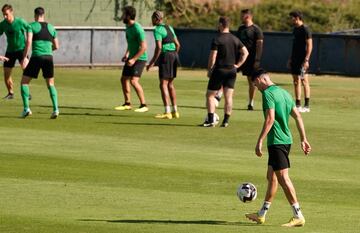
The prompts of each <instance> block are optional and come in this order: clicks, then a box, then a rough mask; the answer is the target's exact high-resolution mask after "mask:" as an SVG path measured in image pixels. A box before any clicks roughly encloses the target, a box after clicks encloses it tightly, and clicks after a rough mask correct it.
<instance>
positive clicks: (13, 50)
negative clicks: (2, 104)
mask: <svg viewBox="0 0 360 233" xmlns="http://www.w3.org/2000/svg"><path fill="white" fill-rule="evenodd" d="M2 13H3V16H4V20H3V21H1V22H0V36H1V35H2V34H3V33H5V35H6V39H7V48H6V54H5V57H7V58H9V60H8V61H5V62H4V80H5V84H6V88H7V90H8V94H7V95H6V96H5V97H4V99H13V98H14V89H13V86H14V84H13V80H12V78H11V72H12V68H13V67H14V66H15V62H16V60H18V61H19V62H20V64H21V65H22V67H24V66H25V65H26V64H27V62H28V60H27V58H25V59H24V62H23V57H24V56H23V53H24V48H25V42H26V38H25V37H26V34H27V32H28V28H29V24H28V23H27V22H26V21H25V20H24V19H22V18H19V17H15V16H14V12H13V8H12V6H11V5H9V4H5V5H3V7H2Z"/></svg>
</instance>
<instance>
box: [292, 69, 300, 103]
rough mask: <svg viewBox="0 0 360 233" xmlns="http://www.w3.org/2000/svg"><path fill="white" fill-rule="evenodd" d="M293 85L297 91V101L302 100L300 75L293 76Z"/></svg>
mask: <svg viewBox="0 0 360 233" xmlns="http://www.w3.org/2000/svg"><path fill="white" fill-rule="evenodd" d="M292 77H293V83H294V91H295V99H296V100H300V99H301V83H300V82H299V80H300V78H299V76H298V75H293V76H292Z"/></svg>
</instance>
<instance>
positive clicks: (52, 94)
mask: <svg viewBox="0 0 360 233" xmlns="http://www.w3.org/2000/svg"><path fill="white" fill-rule="evenodd" d="M49 93H50V98H51V102H52V105H53V111H54V112H55V111H59V107H58V98H57V91H56V88H55V86H49Z"/></svg>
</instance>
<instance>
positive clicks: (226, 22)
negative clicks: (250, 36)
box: [219, 16, 231, 28]
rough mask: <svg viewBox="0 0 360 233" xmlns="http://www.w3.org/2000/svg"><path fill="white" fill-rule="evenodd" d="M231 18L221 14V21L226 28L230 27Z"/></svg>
mask: <svg viewBox="0 0 360 233" xmlns="http://www.w3.org/2000/svg"><path fill="white" fill-rule="evenodd" d="M230 22H231V20H230V18H229V17H227V16H220V18H219V23H220V24H221V25H222V26H223V27H224V28H228V27H230Z"/></svg>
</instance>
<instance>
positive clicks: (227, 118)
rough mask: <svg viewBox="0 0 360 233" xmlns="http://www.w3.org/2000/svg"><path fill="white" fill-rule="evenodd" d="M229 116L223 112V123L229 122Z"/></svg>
mask: <svg viewBox="0 0 360 233" xmlns="http://www.w3.org/2000/svg"><path fill="white" fill-rule="evenodd" d="M229 118H230V115H229V114H226V113H225V114H224V120H223V123H228V122H229Z"/></svg>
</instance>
